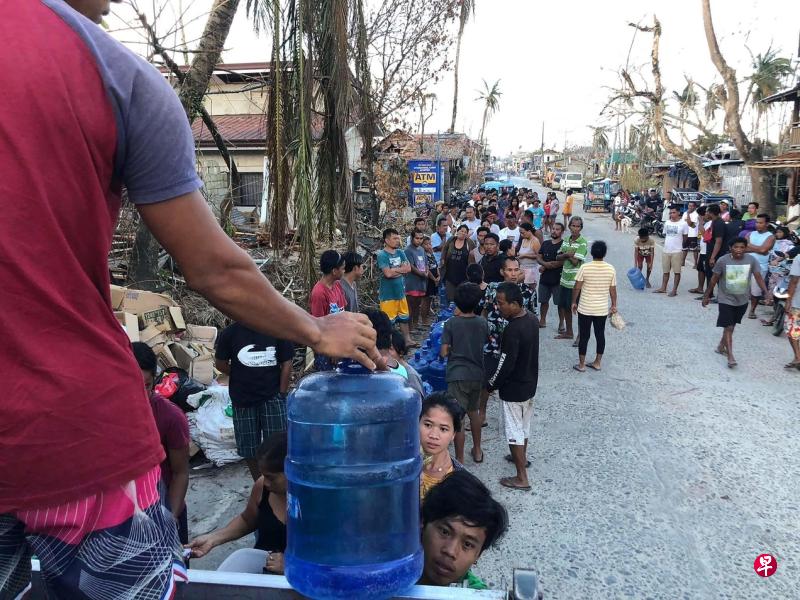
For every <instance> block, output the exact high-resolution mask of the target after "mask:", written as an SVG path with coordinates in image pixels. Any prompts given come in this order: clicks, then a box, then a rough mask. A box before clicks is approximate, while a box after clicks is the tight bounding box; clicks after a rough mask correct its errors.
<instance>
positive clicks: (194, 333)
mask: <svg viewBox="0 0 800 600" xmlns="http://www.w3.org/2000/svg"><path fill="white" fill-rule="evenodd" d="M183 339H184V340H186V341H188V342H195V343H198V344H203V345H204V346H208V347H210V348H213V347H214V344H215V343H216V341H217V328H216V327H207V326H205V325H187V326H186V335H185V336H184V338H183Z"/></svg>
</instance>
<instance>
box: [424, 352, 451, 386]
mask: <svg viewBox="0 0 800 600" xmlns="http://www.w3.org/2000/svg"><path fill="white" fill-rule="evenodd" d="M427 382H428V383H429V384H430V385H431V387H432V388H433V391H434V392H444V391H446V390H447V361H445V359H444V358H442V357H441V356H440V357H438V358H437V359H436V360H434V361H431V363H430V364H429V365H428V379H427Z"/></svg>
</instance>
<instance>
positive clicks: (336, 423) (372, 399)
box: [284, 362, 423, 600]
mask: <svg viewBox="0 0 800 600" xmlns="http://www.w3.org/2000/svg"><path fill="white" fill-rule="evenodd" d="M420 409H421V401H420V397H419V394H417V392H416V391H414V390H413V389H412V388H411V387H409V386H408V384H407V383H406V381H405V380H404V379H403V378H402V377H400V376H398V375H393V374H390V373H371V372H370V371H368V370H367V369H365V368H364V367H362V366H361V365H358V364H356V363H352V362H343V363H341V364H340V366H339V368H338V369H337V370H336V371H335V372H325V373H314V374H312V375H309V376H308V377H306V378H304V379H303V380H301V381H300V384H299V385H298V386H297V388H296V389H295V390H294V391H293V392H292V393H291V394H290V396H289V399H288V405H287V413H288V420H289V427H288V429H289V444H288V454H287V457H286V465H285V473H286V479H287V480H288V488H289V489H288V498H287V504H288V508H287V523H286V526H287V546H286V553H285V557H284V561H285V562H284V564H285V572H286V578H287V579H288V580H289V583H290V584H291V585H292V587H293V588H294V589H295V590H297V591H298V592H300V593H301V594H303V595H304V596H307V597H309V598H313V599H315V600H333V599H345V598H346V599H362V598H363V599H365V600H366V599H384V598H390V597H392V596H395V595H398V594H400V593H402V592H403V591H404V590H406V589H407V588H409V587H410V586H412V585H413V584H414V583H416V581H417V580H418V579H419V577H420V575H421V574H422V563H423V557H422V548H421V546H420V516H419V476H420V471H421V469H422V460H421V457H420V450H419V413H420Z"/></svg>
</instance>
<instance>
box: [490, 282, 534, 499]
mask: <svg viewBox="0 0 800 600" xmlns="http://www.w3.org/2000/svg"><path fill="white" fill-rule="evenodd" d="M497 306H498V309H499V310H500V314H501V315H503V318H504V319H506V320H507V322H508V325H507V326H506V328H505V330H504V331H503V339H502V344H501V346H500V359H499V361H498V363H497V369H496V370H495V372H494V373H492V374H491V375H490V377H489V389H490V390H494V389H497V390H498V391H499V392H500V401H501V403H502V406H503V424H504V429H505V435H506V439H507V440H508V447H509V449H510V451H511V459H512V461H513V463H514V466H515V467H516V470H517V474H516V476H514V477H503V478H502V479H501V480H500V485H502V486H504V487H507V488H511V489H514V490H523V491H527V490H530V489H531V486H530V483H528V472H527V469H526V467H527V461H528V458H527V451H528V437H529V435H530V428H531V418H532V417H533V397H534V395H535V394H536V385H537V382H538V380H539V320H538V319H537V318H536V315H534V314H533V313H531V312H530V311H528V310H526V309H525V307H524V300H523V298H522V292H521V290H520V288H519V286H518V285H517V284H514V283H511V282H503V283H501V284H500V285H499V286H498V288H497Z"/></svg>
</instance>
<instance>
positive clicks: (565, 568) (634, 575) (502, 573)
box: [189, 182, 800, 600]
mask: <svg viewBox="0 0 800 600" xmlns="http://www.w3.org/2000/svg"><path fill="white" fill-rule="evenodd" d="M531 183H533V182H531ZM528 187H531V186H530V185H529V186H528ZM535 189H538V191H539V194H540V196H542V194H543V192H544V190H543V189H541V188H538V187H535ZM560 197H562V198H563V194H560ZM575 214H579V215H582V216H585V217H586V228H585V233H586V236H587V237H588V238H589V239H590V240H597V239H603V240H605V241H607V242H608V243H609V246H610V252H609V261H610V262H611V263H612V264H613V265H614V266H615V267H616V269H617V273H618V277H619V279H618V285H619V287H618V289H619V308H620V312H621V314H622V315H623V316H624V318H625V319H626V321H627V322H628V327H627V328H626V329H625V330H624V331H622V332H618V331H616V330H612V329H610V328H609V331H608V333H607V349H606V356H605V359H604V364H603V371H602V372H592V371H589V372H586V373H578V372H576V371H574V370H573V369H572V365H573V364H575V363H576V362H577V350H576V349H573V348H572V346H571V344H570V343H569V342H564V341H556V340H554V339H553V336H554V335H555V333H556V331H555V325H556V321H555V320H552V321H550V323H549V325H548V328H547V329H544V330H542V331H541V374H540V378H539V391H538V393H537V396H536V413H535V417H534V424H533V428H532V438H531V447H530V450H529V452H530V459H531V461H532V463H533V464H532V466H531V469H530V472H529V473H530V477H531V481H532V484H533V491H531V492H527V493H526V492H518V491H512V490H507V489H505V488H502V487H501V486H500V485H499V484H498V479H499V478H500V477H501V476H503V475H508V474H511V472H512V468H511V466H510V465H509V464H508V463H506V462H505V461H504V460H503V455H504V454H506V453H507V451H508V450H507V446H505V444H504V441H503V437H502V432H501V429H500V423H499V420H498V410H497V406H496V405H492V406H491V407H490V419H489V421H490V425H489V428H488V429H484V432H485V437H484V440H485V446H484V448H485V454H486V459H485V462H484V463H483V464H480V465H475V464H473V463H472V462H471V460H470V459H467V463H468V464H467V467H468V468H469V469H470V470H471V471H472V472H473V473H475V474H476V475H478V476H479V477H480V478H481V479H483V480H484V481H485V482H486V483H487V484H488V485H489V486H490V488H491V489H492V490H493V492H494V493H495V494H496V497H497V498H498V499H499V500H500V501H502V502H503V503H504V504H505V506H506V507H507V509H508V511H509V514H510V521H511V527H510V530H509V533H508V534H507V535H506V537H505V538H504V539H503V540H502V541H501V542H500V544H499V545H498V546H497V548H495V549H491V550H489V551H487V552H486V553H484V555H483V556H482V557H481V559H480V561H479V562H478V566H477V568H476V572H477V573H478V574H479V575H481V576H482V577H484V578H485V579H486V580H487V581H488V582H489V583H490V584H491V586H492V587H496V588H507V587H509V586H510V581H511V573H512V569H513V568H514V567H532V568H534V569H535V570H536V571H537V572H538V573H539V574H540V576H541V580H542V583H543V585H544V589H545V597H546V598H553V599H555V598H558V599H567V600H574V599H588V598H603V599H605V598H643V599H644V598H653V599H661V598H663V599H673V598H692V599H694V598H736V599H738V598H748V599H749V598H786V599H791V598H798V597H800V592H798V590H800V574H799V569H800V566H798V562H800V535H799V534H798V525H800V512H798V510H799V509H798V507H799V506H800V500H798V493H799V492H800V448H799V446H800V444H799V443H798V437H797V432H798V429H800V418H799V414H800V413H799V411H798V405H797V392H796V390H797V386H798V385H800V374H798V373H796V372H792V373H786V372H784V370H783V369H782V368H781V365H783V363H785V362H786V361H787V360H789V346H788V344H787V342H786V340H785V339H783V338H780V339H778V338H774V337H773V336H772V335H770V334H769V333H768V332H767V331H766V330H765V328H763V327H761V326H760V325H759V324H758V321H749V320H746V319H745V322H744V323H743V324H742V326H740V327H738V328H737V332H736V335H735V343H736V344H737V346H736V347H737V348H738V349H737V358H738V360H739V366H738V367H737V368H736V370H729V369H728V368H727V367H726V363H725V360H724V357H721V356H718V355H717V354H714V353H713V351H712V350H713V348H714V345H715V344H716V343H717V340H718V338H719V330H717V329H716V328H715V326H714V325H715V319H716V306H714V305H711V306H709V307H708V308H706V309H704V308H702V307H701V306H700V302H698V301H696V300H694V299H693V295H690V294H688V293H687V292H686V290H688V289H689V288H690V287H694V285H695V284H696V279H695V275H694V273H693V272H689V273H687V275H686V280H685V281H684V282H682V284H681V288H680V290H679V295H678V297H676V298H667V297H665V296H662V295H654V294H652V293H649V292H640V291H636V290H633V289H632V288H631V286H630V285H629V283H628V281H627V278H626V276H625V271H626V270H627V269H628V268H629V266H630V263H631V254H632V249H631V245H632V243H633V233H630V234H628V235H624V234H622V233H618V232H614V231H613V224H612V223H611V221H610V219H609V218H608V216H607V215H605V214H598V215H583V213H582V209H581V208H580V203H579V202H576V207H575ZM659 265H660V254H659V256H657V257H656V269H655V272H654V279H653V281H654V282H655V281H657V280H658V278H659V277H660V275H661V271H660V267H659ZM593 349H594V344H593V343H592V342H590V346H589V357H590V358H591V357H592V356H593ZM468 447H469V440H468ZM248 489H249V481H248V477H247V476H246V472H245V469H244V467H242V466H239V465H236V466H233V467H229V468H227V469H223V470H214V471H206V472H200V473H193V474H192V479H191V484H190V492H189V508H190V515H191V517H190V521H191V524H190V527H191V531H192V533H193V535H196V534H199V533H203V532H206V531H208V530H210V529H211V528H213V527H215V526H219V525H224V524H225V523H226V522H227V520H228V519H229V518H230V517H232V516H233V515H235V514H236V512H237V511H239V510H241V508H242V506H243V504H244V502H245V501H246V498H247V492H248ZM251 544H252V538H251V539H246V540H243V541H240V542H239V543H238V544H230V545H228V546H227V547H226V548H218V549H216V550H215V551H214V552H213V553H212V554H211V556H209V557H208V558H206V559H203V560H199V561H193V562H192V566H193V567H198V568H215V567H216V565H218V564H219V562H221V560H222V559H223V558H224V557H225V556H226V555H227V554H228V552H229V551H230V550H231V549H233V548H235V547H241V546H247V545H251ZM762 552H767V553H770V554H772V555H774V556H775V557H777V560H778V564H779V566H778V570H777V573H776V574H775V575H773V576H772V577H770V578H768V579H763V578H761V577H758V576H757V575H756V573H755V572H754V569H753V561H754V560H755V558H756V557H757V556H758V555H759V554H760V553H762ZM792 590H794V591H792Z"/></svg>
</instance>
